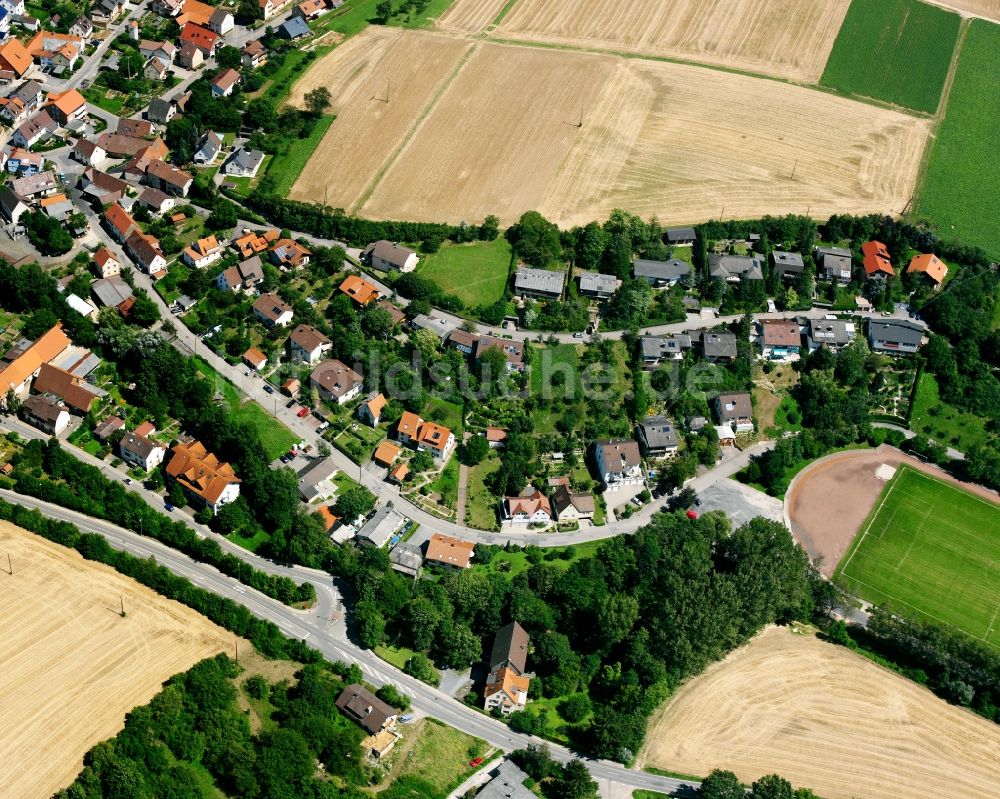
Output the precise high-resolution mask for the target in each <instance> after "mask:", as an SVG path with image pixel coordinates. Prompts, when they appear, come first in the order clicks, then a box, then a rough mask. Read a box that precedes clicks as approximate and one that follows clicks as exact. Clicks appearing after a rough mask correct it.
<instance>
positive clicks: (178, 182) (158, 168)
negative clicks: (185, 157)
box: [146, 161, 194, 197]
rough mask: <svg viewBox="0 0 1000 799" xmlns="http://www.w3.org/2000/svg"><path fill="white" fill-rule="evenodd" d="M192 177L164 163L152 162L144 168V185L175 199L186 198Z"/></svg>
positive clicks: (192, 180)
mask: <svg viewBox="0 0 1000 799" xmlns="http://www.w3.org/2000/svg"><path fill="white" fill-rule="evenodd" d="M193 182H194V177H193V176H192V175H191V174H190V173H189V172H185V171H184V170H183V169H178V168H177V167H175V166H173V165H171V164H168V163H166V162H164V161H153V162H152V163H150V165H149V166H148V167H147V168H146V185H147V186H152V187H153V188H154V189H160V190H161V191H165V192H166V193H167V194H172V195H174V196H175V197H187V195H188V191H189V190H190V189H191V184H192V183H193Z"/></svg>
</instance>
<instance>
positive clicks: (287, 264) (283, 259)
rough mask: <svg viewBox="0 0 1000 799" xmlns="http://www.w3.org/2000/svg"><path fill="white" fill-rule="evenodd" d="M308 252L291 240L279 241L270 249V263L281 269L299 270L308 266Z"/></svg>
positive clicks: (309, 253)
mask: <svg viewBox="0 0 1000 799" xmlns="http://www.w3.org/2000/svg"><path fill="white" fill-rule="evenodd" d="M310 255H312V253H311V252H309V250H307V249H306V248H305V247H303V246H302V245H301V244H299V243H298V242H297V241H293V240H292V239H279V240H278V241H276V242H275V243H274V245H273V246H272V247H271V263H273V264H274V265H275V266H278V267H281V268H282V269H300V268H302V267H303V266H308V265H309V256H310Z"/></svg>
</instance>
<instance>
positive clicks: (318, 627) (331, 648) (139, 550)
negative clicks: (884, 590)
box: [0, 489, 697, 793]
mask: <svg viewBox="0 0 1000 799" xmlns="http://www.w3.org/2000/svg"><path fill="white" fill-rule="evenodd" d="M0 498H3V499H5V500H7V501H8V502H12V503H16V504H18V505H22V506H24V507H26V508H32V509H37V510H39V511H41V512H42V513H43V514H44V515H45V516H47V517H49V518H52V519H58V520H60V521H67V522H71V523H72V524H75V525H76V526H77V527H79V528H80V529H81V530H83V531H85V532H91V533H97V534H99V535H101V536H103V537H104V538H105V539H106V540H107V541H108V543H110V544H111V546H113V547H114V548H115V549H118V550H122V551H125V552H128V553H130V554H132V555H135V556H136V557H141V558H147V557H153V558H155V559H156V561H157V562H158V563H160V564H161V565H163V566H166V567H167V568H168V569H170V571H172V572H174V573H175V574H178V575H180V576H182V577H186V578H187V579H189V580H191V582H193V583H194V584H195V585H197V586H199V587H200V588H203V589H205V590H207V591H211V592H213V593H215V594H218V595H219V596H224V597H227V598H229V599H231V600H233V601H234V602H237V603H239V604H241V605H243V606H245V607H246V608H247V609H248V610H249V611H250V612H251V613H253V614H254V615H255V616H257V617H259V618H262V619H266V620H268V621H271V622H274V624H276V625H277V626H278V628H279V629H280V630H281V631H282V632H283V633H284V634H285V635H287V636H289V637H291V638H299V639H301V640H303V641H305V642H307V643H308V644H309V646H311V647H312V648H314V649H316V650H318V651H319V652H321V653H322V654H323V655H324V656H325V657H326V658H328V659H330V660H341V661H344V662H347V663H357V664H358V665H359V666H360V667H361V670H362V671H363V672H364V674H365V679H366V680H367V681H368V682H370V683H372V684H374V685H376V686H380V685H385V684H388V683H391V684H393V685H395V686H396V688H397V689H399V690H401V691H402V692H403V693H405V694H406V695H407V696H409V697H410V700H411V702H412V705H413V709H414V710H415V711H417V712H419V713H422V714H424V715H427V716H431V717H433V718H436V719H439V720H440V721H442V722H444V723H445V724H447V725H449V726H451V727H454V728H456V729H458V730H461V731H462V732H465V733H468V734H470V735H475V736H476V737H478V738H482V739H483V740H485V741H487V742H488V743H489V744H491V745H492V746H495V747H497V748H499V749H502V750H504V751H507V752H509V751H511V750H513V749H520V748H523V747H525V746H528V745H529V744H533V743H535V744H537V743H546V745H547V746H548V747H549V750H550V751H551V752H552V755H553V756H554V757H555V758H557V759H559V760H562V761H566V760H569V759H571V758H573V757H575V755H574V753H573V752H571V751H570V750H569V749H566V748H565V747H562V746H558V745H556V744H552V743H548V742H544V741H542V740H541V739H539V738H536V737H534V736H527V735H521V734H519V733H515V732H512V731H511V730H510V729H509V728H508V727H507V726H506V725H504V724H501V723H500V722H499V721H497V720H495V719H493V718H491V717H489V716H486V715H484V714H482V713H479V712H477V711H475V710H473V709H472V708H469V707H467V706H466V705H464V704H462V703H461V702H458V701H456V700H455V699H453V698H452V697H450V696H448V695H447V694H444V693H442V692H441V691H439V690H437V689H436V688H432V687H431V686H428V685H425V684H424V683H422V682H420V681H419V680H416V679H414V678H413V677H410V676H409V675H407V674H404V673H402V672H401V671H399V670H397V669H395V668H394V667H393V666H390V665H389V664H388V663H386V662H385V661H383V660H381V659H380V658H378V657H377V656H376V655H375V654H374V653H373V652H371V651H370V650H367V649H362V648H360V647H358V646H355V645H354V644H352V643H351V642H350V641H348V640H346V639H345V638H342V637H340V636H338V635H337V633H336V625H335V624H334V623H333V621H331V620H330V618H329V617H326V616H324V611H323V610H321V609H319V608H314V609H312V610H310V611H300V610H295V609H293V608H289V607H287V606H286V605H283V604H281V603H280V602H278V601H276V600H273V599H270V598H269V597H266V596H264V595H263V594H261V593H259V592H258V591H255V590H254V589H252V588H249V587H247V586H245V585H243V584H242V583H240V582H238V581H237V580H234V579H232V578H230V577H227V576H225V575H224V574H221V573H220V572H219V571H218V570H216V569H215V568H213V567H211V566H207V565H206V564H204V563H198V562H197V561H193V560H191V558H189V557H187V556H186V555H183V554H181V553H179V552H177V551H175V550H173V549H170V548H169V547H167V546H165V545H163V544H160V543H159V542H158V541H155V540H153V539H149V538H143V537H142V536H140V535H138V534H136V533H133V532H131V531H129V530H125V529H123V528H121V527H118V526H117V525H114V524H111V523H110V522H105V521H103V520H100V519H94V518H91V517H89V516H85V515H84V514H81V513H77V512H75V511H71V510H68V509H66V508H62V507H59V506H58V505H53V504H51V503H48V502H44V501H42V500H37V499H34V498H32V497H27V496H23V495H21V494H17V493H15V492H13V491H9V490H7V489H0ZM585 762H586V764H587V767H588V769H589V770H590V772H591V774H592V775H593V776H594V777H595V778H597V779H606V780H611V781H613V782H618V783H622V784H624V785H628V786H631V787H632V788H644V789H646V790H652V791H661V792H664V793H672V792H675V791H679V790H680V791H683V790H685V789H687V790H690V789H692V788H694V787H695V786H696V785H697V783H692V782H688V781H685V780H676V779H672V778H670V777H660V776H656V775H653V774H646V773H644V772H641V771H635V770H633V769H627V768H625V767H624V766H621V765H618V764H615V763H611V762H609V761H602V760H587V761H585Z"/></svg>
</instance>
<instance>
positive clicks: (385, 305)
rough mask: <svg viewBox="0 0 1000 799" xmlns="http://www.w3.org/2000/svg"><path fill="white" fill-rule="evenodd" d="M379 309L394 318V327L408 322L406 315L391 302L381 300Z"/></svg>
mask: <svg viewBox="0 0 1000 799" xmlns="http://www.w3.org/2000/svg"><path fill="white" fill-rule="evenodd" d="M378 307H379V308H381V309H382V310H383V311H385V312H386V313H387V314H389V316H391V317H392V325H393V327H395V326H396V325H401V324H402V323H403V322H404V321H405V320H406V314H405V313H403V312H402V311H401V310H399V308H397V307H396V306H395V305H393V304H392V303H391V302H389V300H379V303H378Z"/></svg>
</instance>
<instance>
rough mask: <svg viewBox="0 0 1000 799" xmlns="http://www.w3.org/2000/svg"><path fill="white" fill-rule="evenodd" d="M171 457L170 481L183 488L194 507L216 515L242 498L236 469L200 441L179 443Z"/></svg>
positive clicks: (168, 465)
mask: <svg viewBox="0 0 1000 799" xmlns="http://www.w3.org/2000/svg"><path fill="white" fill-rule="evenodd" d="M171 453H172V454H171V458H170V462H169V463H167V469H166V472H167V480H168V481H170V482H171V483H176V484H177V485H179V486H180V487H181V488H182V489H183V491H184V493H185V494H186V495H187V497H188V499H190V500H191V502H192V503H194V504H196V505H199V506H202V507H206V508H208V509H209V510H211V511H212V513H213V514H216V513H218V512H219V508H221V507H222V506H223V505H228V504H229V503H230V502H235V501H236V499H237V498H238V497H239V495H240V478H238V477H237V476H236V472H234V471H233V467H232V466H230V465H229V464H228V463H225V462H223V461H220V460H219V459H218V458H217V457H216V456H215V454H214V453H211V452H209V451H208V450H207V449H206V448H205V445H204V444H202V443H201V442H200V441H191V442H188V443H184V442H178V443H177V444H174V446H173V447H172V448H171Z"/></svg>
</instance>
